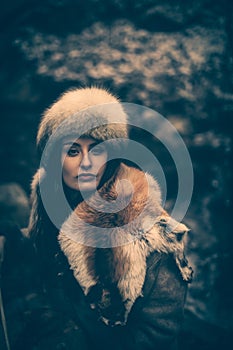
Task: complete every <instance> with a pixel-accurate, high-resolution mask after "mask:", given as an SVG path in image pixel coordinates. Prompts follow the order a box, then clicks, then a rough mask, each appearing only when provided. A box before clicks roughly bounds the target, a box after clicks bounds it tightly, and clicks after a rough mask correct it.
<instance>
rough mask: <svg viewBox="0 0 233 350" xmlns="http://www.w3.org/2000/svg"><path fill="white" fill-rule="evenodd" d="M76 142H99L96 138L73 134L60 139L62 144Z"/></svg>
mask: <svg viewBox="0 0 233 350" xmlns="http://www.w3.org/2000/svg"><path fill="white" fill-rule="evenodd" d="M73 143H75V144H78V145H81V146H82V145H92V144H97V143H99V142H98V141H97V140H95V139H94V138H92V137H90V136H81V137H78V138H77V137H76V136H75V135H73V136H67V137H65V138H64V139H63V140H62V144H63V145H65V144H73Z"/></svg>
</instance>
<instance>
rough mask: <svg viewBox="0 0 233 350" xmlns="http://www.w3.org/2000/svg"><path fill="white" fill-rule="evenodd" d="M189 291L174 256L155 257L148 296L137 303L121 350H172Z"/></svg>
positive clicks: (148, 275) (122, 331)
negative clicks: (187, 291)
mask: <svg viewBox="0 0 233 350" xmlns="http://www.w3.org/2000/svg"><path fill="white" fill-rule="evenodd" d="M186 290H187V283H186V282H184V281H183V280H182V277H181V274H180V271H179V270H178V267H177V266H176V263H175V260H174V258H173V256H172V255H161V256H160V257H159V256H154V257H152V262H151V264H150V265H149V267H148V271H147V276H146V281H145V284H144V290H143V291H144V296H143V297H141V298H139V299H138V300H137V301H136V302H135V305H134V307H133V309H132V311H131V313H130V315H129V318H128V323H127V325H126V327H124V328H123V329H122V330H121V333H122V334H121V336H120V337H119V339H121V345H120V346H119V349H124V350H126V349H128V350H131V349H134V350H142V349H143V350H146V349H148V350H149V349H157V350H160V349H161V350H162V349H164V350H165V349H166V350H167V349H172V348H173V345H174V343H175V340H176V335H177V333H178V331H179V329H180V326H181V323H182V320H183V308H184V302H185V296H186ZM119 331H120V330H119Z"/></svg>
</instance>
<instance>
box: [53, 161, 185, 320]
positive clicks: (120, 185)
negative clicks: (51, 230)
mask: <svg viewBox="0 0 233 350" xmlns="http://www.w3.org/2000/svg"><path fill="white" fill-rule="evenodd" d="M114 202H117V203H116V204H115V205H116V208H115V209H116V210H112V212H111V210H110V209H111V208H112V207H111V205H114ZM109 204H110V206H109ZM97 208H98V209H97ZM109 208H110V209H109ZM117 209H119V210H117ZM187 231H188V228H187V227H186V226H185V225H184V224H182V223H178V222H177V221H175V220H173V219H171V217H169V216H168V214H167V213H166V212H165V211H164V210H163V208H162V206H161V195H160V189H159V186H158V184H157V182H156V180H154V179H153V178H152V177H151V176H150V175H148V174H146V175H145V174H144V173H143V172H142V171H141V170H139V169H136V168H131V167H130V168H129V167H128V166H126V165H125V164H122V165H121V167H120V169H119V171H118V173H117V175H115V176H114V177H113V178H111V179H110V180H109V181H108V182H107V183H106V184H105V185H104V186H103V187H102V188H101V189H100V190H99V191H98V192H96V193H95V194H94V195H93V196H92V197H91V198H90V199H89V200H87V201H84V202H82V203H80V204H79V205H78V206H77V208H76V209H75V211H74V212H73V213H72V214H71V215H70V217H69V218H68V219H67V220H66V222H65V223H64V224H63V226H62V228H61V230H60V233H59V236H58V239H59V243H60V247H61V249H62V251H63V252H64V254H65V255H66V257H67V259H68V262H69V264H70V267H71V269H72V270H73V274H74V277H75V279H76V280H77V281H78V283H79V284H80V286H81V287H82V289H83V292H84V294H85V295H86V296H90V295H92V297H91V298H90V304H91V307H93V308H98V309H99V310H100V314H101V318H102V320H103V321H104V322H105V323H107V324H109V323H110V322H112V312H111V308H112V309H114V310H116V309H118V310H119V309H120V306H119V307H116V305H115V308H114V307H113V304H114V298H115V300H117V298H116V297H114V298H113V296H112V295H113V293H115V294H114V295H116V292H117V293H118V295H119V298H120V300H121V301H120V302H119V305H123V306H124V308H123V309H124V310H123V314H121V315H115V318H114V324H124V323H125V322H126V320H127V316H128V314H129V312H130V310H131V308H132V306H133V304H134V302H135V300H136V299H137V298H138V297H139V296H141V295H142V288H143V284H144V281H145V276H146V264H147V258H148V257H149V255H150V254H152V253H156V252H157V253H167V254H173V255H174V258H175V260H176V263H177V266H178V268H179V270H180V273H181V275H182V277H183V279H184V280H185V281H189V280H190V279H191V274H192V272H191V268H190V267H189V266H188V265H187V261H186V259H185V257H184V240H183V236H184V234H185V233H186V232H187ZM100 256H101V258H100ZM98 259H99V261H102V265H101V266H104V268H103V269H101V268H98ZM101 259H102V260H101ZM111 286H115V291H114V290H111ZM97 290H98V291H99V295H98V293H97ZM93 291H96V293H93ZM109 315H111V316H109ZM110 319H111V321H110Z"/></svg>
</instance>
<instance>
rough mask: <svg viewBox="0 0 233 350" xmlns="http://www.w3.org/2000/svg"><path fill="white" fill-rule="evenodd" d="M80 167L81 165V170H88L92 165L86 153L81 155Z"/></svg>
mask: <svg viewBox="0 0 233 350" xmlns="http://www.w3.org/2000/svg"><path fill="white" fill-rule="evenodd" d="M80 165H81V168H83V169H89V168H91V166H92V164H91V159H90V157H89V154H88V153H86V154H84V155H83V157H82V161H81V164H80Z"/></svg>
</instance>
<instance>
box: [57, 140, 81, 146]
mask: <svg viewBox="0 0 233 350" xmlns="http://www.w3.org/2000/svg"><path fill="white" fill-rule="evenodd" d="M62 145H63V146H78V147H81V145H80V144H79V143H77V142H72V141H67V142H64V143H63V144H62Z"/></svg>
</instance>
